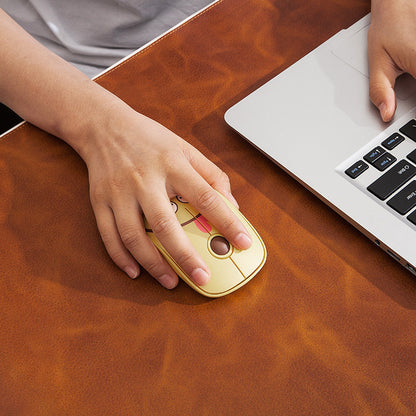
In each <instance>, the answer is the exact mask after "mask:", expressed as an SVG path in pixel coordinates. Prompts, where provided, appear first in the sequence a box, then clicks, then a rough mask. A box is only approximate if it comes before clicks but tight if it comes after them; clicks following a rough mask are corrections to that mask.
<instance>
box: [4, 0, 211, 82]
mask: <svg viewBox="0 0 416 416" xmlns="http://www.w3.org/2000/svg"><path fill="white" fill-rule="evenodd" d="M211 2H212V0H0V7H1V8H2V9H3V10H4V11H5V12H6V13H8V14H9V15H10V16H11V17H12V18H13V19H14V20H16V21H17V22H18V23H19V24H20V25H21V26H22V27H23V28H24V29H25V30H26V31H28V32H29V33H30V34H31V35H32V36H33V37H35V38H36V39H37V40H38V41H40V42H41V43H42V44H43V45H45V46H46V47H47V48H49V49H50V50H51V51H53V52H55V53H56V54H58V55H59V56H61V57H62V58H64V59H66V60H67V61H69V62H71V63H72V64H74V65H75V66H77V67H78V68H79V69H80V70H81V71H83V72H85V73H86V74H87V75H88V76H90V77H92V76H94V75H96V74H97V73H99V72H101V71H102V70H103V69H105V68H107V67H108V66H110V65H112V64H113V63H115V62H116V61H118V60H120V59H122V58H124V57H125V56H127V55H128V54H130V53H131V52H133V51H134V50H136V49H138V48H139V47H140V46H142V45H144V44H146V43H147V42H149V41H151V40H152V39H154V38H155V37H157V36H159V35H160V34H162V33H164V32H166V31H167V30H168V29H170V28H171V27H172V26H174V25H175V24H177V23H179V22H181V21H182V20H183V19H185V18H186V17H188V16H190V15H191V14H192V13H194V12H196V11H198V10H199V9H201V8H202V7H204V6H206V5H208V4H209V3H211Z"/></svg>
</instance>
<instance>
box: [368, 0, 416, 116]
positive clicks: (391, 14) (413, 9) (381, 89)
mask: <svg viewBox="0 0 416 416" xmlns="http://www.w3.org/2000/svg"><path fill="white" fill-rule="evenodd" d="M415 39H416V2H415V1H414V0H372V2H371V24H370V28H369V31H368V59H369V71H370V86H369V88H370V99H371V101H372V102H373V103H374V105H375V106H376V107H377V108H378V109H379V111H380V115H381V118H382V119H383V121H386V122H387V121H390V120H391V119H392V118H393V116H394V112H395V110H396V95H395V92H394V84H395V81H396V78H397V77H398V76H399V75H401V74H403V73H406V72H407V73H409V74H411V75H412V76H413V77H416V49H415V47H414V44H415Z"/></svg>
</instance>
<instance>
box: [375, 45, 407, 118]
mask: <svg viewBox="0 0 416 416" xmlns="http://www.w3.org/2000/svg"><path fill="white" fill-rule="evenodd" d="M368 66H369V73H370V83H369V94H370V99H371V101H372V102H373V104H374V105H375V106H376V107H377V108H378V109H379V111H380V115H381V118H382V119H383V121H390V120H391V119H392V118H393V116H394V112H395V111H396V94H395V93H394V84H395V82H396V78H397V77H398V76H399V75H400V74H401V71H400V70H398V68H397V66H396V65H395V63H394V62H393V60H392V59H391V57H390V55H389V54H388V53H387V52H386V51H385V49H384V48H383V47H381V46H380V45H377V46H376V45H374V43H373V42H369V43H368Z"/></svg>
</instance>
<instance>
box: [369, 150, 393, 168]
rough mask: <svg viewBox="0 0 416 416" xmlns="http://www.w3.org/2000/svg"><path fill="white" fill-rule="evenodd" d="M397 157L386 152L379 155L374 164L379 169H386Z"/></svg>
mask: <svg viewBox="0 0 416 416" xmlns="http://www.w3.org/2000/svg"><path fill="white" fill-rule="evenodd" d="M396 160H397V159H396V158H395V157H394V156H393V155H391V154H390V153H384V155H383V156H381V157H379V158H378V159H377V160H376V161H375V162H374V163H373V166H374V167H375V168H377V169H378V170H381V171H383V170H386V169H387V168H388V167H389V166H391V165H392V164H393V163H394V162H395V161H396Z"/></svg>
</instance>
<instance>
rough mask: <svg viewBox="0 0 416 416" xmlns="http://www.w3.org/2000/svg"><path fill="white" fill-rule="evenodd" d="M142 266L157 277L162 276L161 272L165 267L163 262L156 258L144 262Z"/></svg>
mask: <svg viewBox="0 0 416 416" xmlns="http://www.w3.org/2000/svg"><path fill="white" fill-rule="evenodd" d="M142 265H143V267H144V268H145V269H146V270H147V271H148V273H149V274H150V275H151V276H155V277H156V276H159V275H160V270H161V268H162V266H163V264H162V262H161V261H159V260H157V259H154V258H150V259H145V260H143V261H142Z"/></svg>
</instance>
